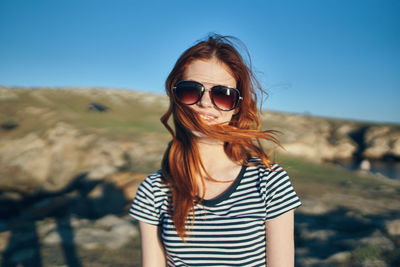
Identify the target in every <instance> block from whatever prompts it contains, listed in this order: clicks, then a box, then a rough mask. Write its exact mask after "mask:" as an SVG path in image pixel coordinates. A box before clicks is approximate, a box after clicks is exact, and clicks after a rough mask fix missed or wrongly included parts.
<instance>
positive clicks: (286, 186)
mask: <svg viewBox="0 0 400 267" xmlns="http://www.w3.org/2000/svg"><path fill="white" fill-rule="evenodd" d="M271 169H272V170H271ZM271 169H268V168H266V167H265V166H264V165H262V164H259V165H258V166H243V167H242V169H241V171H240V174H239V175H238V177H237V178H236V179H235V181H234V182H233V184H232V185H231V187H230V188H229V189H228V190H227V191H225V192H224V193H223V194H222V195H220V196H219V197H217V198H216V199H213V200H204V201H203V202H202V203H201V204H196V205H195V221H194V224H193V225H192V222H191V219H192V213H191V212H190V213H189V217H188V219H189V220H188V223H187V225H186V230H187V234H188V236H187V237H186V238H185V242H183V241H182V239H181V238H180V237H179V235H178V234H177V232H176V231H175V227H174V223H173V221H172V220H171V216H170V213H169V210H170V209H169V205H170V199H171V192H170V189H169V188H168V186H166V185H165V184H164V183H163V181H162V173H161V171H158V172H155V173H153V174H151V175H149V176H148V177H147V178H146V179H145V180H144V181H143V182H142V183H141V185H140V186H139V188H138V190H137V193H136V196H135V198H134V200H133V203H132V207H131V209H130V215H131V216H133V217H134V218H136V219H137V220H139V221H143V222H146V223H149V224H152V225H158V226H159V228H160V231H161V239H162V243H163V245H164V249H165V253H166V257H167V263H168V266H208V267H209V266H246V267H247V266H265V264H266V263H265V221H268V220H271V219H273V218H275V217H277V216H279V215H281V214H283V213H285V212H287V211H289V210H292V209H294V208H296V207H298V206H300V205H301V203H300V200H299V198H298V197H297V195H296V193H295V191H294V189H293V187H292V185H291V183H290V180H289V177H288V175H287V173H286V172H285V171H284V170H283V169H282V168H281V167H280V166H279V165H277V164H274V165H272V167H271Z"/></svg>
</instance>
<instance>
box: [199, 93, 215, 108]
mask: <svg viewBox="0 0 400 267" xmlns="http://www.w3.org/2000/svg"><path fill="white" fill-rule="evenodd" d="M198 103H199V104H200V105H201V106H202V107H213V106H214V104H213V103H212V101H211V92H210V90H205V92H204V94H203V96H202V98H201V99H200V101H199V102H198Z"/></svg>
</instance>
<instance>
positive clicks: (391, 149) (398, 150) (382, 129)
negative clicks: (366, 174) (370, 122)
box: [363, 126, 400, 159]
mask: <svg viewBox="0 0 400 267" xmlns="http://www.w3.org/2000/svg"><path fill="white" fill-rule="evenodd" d="M365 144H366V149H365V150H364V152H363V156H364V157H367V158H374V159H380V158H383V157H384V156H394V157H400V130H397V129H394V128H391V127H389V126H374V127H370V128H369V129H368V130H367V132H366V134H365Z"/></svg>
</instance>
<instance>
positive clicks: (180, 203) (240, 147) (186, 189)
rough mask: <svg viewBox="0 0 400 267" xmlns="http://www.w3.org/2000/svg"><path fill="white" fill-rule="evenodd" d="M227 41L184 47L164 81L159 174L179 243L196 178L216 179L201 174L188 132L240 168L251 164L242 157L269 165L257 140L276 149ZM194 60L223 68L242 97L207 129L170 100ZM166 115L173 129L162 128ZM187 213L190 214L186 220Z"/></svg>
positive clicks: (249, 80)
mask: <svg viewBox="0 0 400 267" xmlns="http://www.w3.org/2000/svg"><path fill="white" fill-rule="evenodd" d="M233 39H234V38H233V37H227V36H220V35H215V34H214V35H211V36H209V37H208V39H207V40H205V41H200V42H198V43H197V44H195V45H194V46H192V47H190V48H189V49H187V50H186V51H185V52H184V53H183V54H182V55H181V56H180V58H179V59H178V60H177V62H176V64H175V66H174V68H173V69H172V71H171V73H170V74H169V76H168V78H167V80H166V82H165V89H166V92H167V95H168V96H169V99H170V105H169V108H168V110H167V111H166V113H165V114H164V115H163V116H162V117H161V121H162V123H163V124H164V126H165V127H166V128H167V129H168V131H169V132H170V133H171V135H172V141H171V142H170V144H169V146H168V148H167V150H166V151H165V154H164V158H163V161H162V173H163V179H164V182H165V183H166V184H167V185H168V186H169V187H170V188H171V191H172V207H171V213H172V220H173V222H174V225H175V228H176V231H177V232H178V234H179V236H180V237H181V238H182V239H183V240H184V237H185V236H186V235H187V234H186V232H187V229H186V222H189V221H191V222H192V223H193V222H194V221H193V220H194V205H195V204H196V203H199V202H201V201H202V200H203V199H204V192H205V183H204V178H203V177H202V174H205V175H206V177H207V179H211V180H213V181H216V180H215V179H214V178H213V177H210V176H209V175H208V174H207V170H205V168H204V165H203V163H202V161H201V158H200V153H199V150H198V147H197V143H196V138H197V136H196V135H195V134H193V132H200V133H202V134H205V135H207V136H209V137H211V138H215V139H218V140H220V141H222V142H223V143H224V149H225V153H226V154H227V156H228V157H229V158H230V159H231V160H232V161H234V162H237V163H238V164H241V165H251V163H249V162H248V159H249V158H251V157H258V158H260V159H261V161H262V163H263V164H265V165H266V166H268V167H269V166H270V163H271V162H270V158H269V157H268V155H267V154H266V153H265V152H264V150H263V149H262V146H261V143H260V139H265V140H269V141H272V142H274V143H276V144H278V145H279V142H278V141H277V140H276V139H275V137H274V136H273V135H274V133H275V132H274V131H272V130H267V131H261V130H260V119H259V117H258V114H257V112H258V110H257V94H256V89H258V90H260V92H261V93H262V92H263V90H262V88H261V86H260V85H259V83H258V82H257V79H256V78H255V76H254V74H253V72H252V70H251V67H250V66H251V62H250V63H249V66H248V65H246V63H245V61H244V60H243V58H242V56H241V55H240V54H239V52H238V50H237V49H236V48H235V46H234V44H233V42H231V41H230V40H233ZM234 40H237V39H234ZM246 51H247V50H246ZM247 55H248V53H247ZM198 59H200V60H209V59H217V60H218V61H220V62H221V63H223V64H225V65H226V66H227V67H228V68H229V70H230V72H231V74H232V75H233V77H234V78H235V80H236V88H237V89H239V91H240V95H241V96H242V98H243V99H242V100H241V101H240V103H239V106H238V107H237V109H236V111H235V114H234V115H233V116H232V119H231V121H230V123H229V124H225V125H224V124H216V125H207V124H205V123H203V122H202V121H201V118H199V116H198V115H197V114H196V113H195V112H192V111H191V109H190V108H189V107H187V106H185V105H182V104H180V103H179V102H177V101H176V99H175V96H174V93H173V87H174V85H175V84H176V83H177V82H178V81H180V80H182V79H183V76H184V73H185V70H186V67H187V66H188V65H189V64H190V63H191V62H193V61H194V60H198ZM249 59H250V57H249ZM261 95H262V94H261ZM171 115H172V117H173V123H174V130H173V129H172V127H171V126H170V125H169V124H168V120H169V118H170V117H171ZM199 177H200V178H201V179H200V181H201V186H202V188H203V190H202V192H203V195H202V196H200V197H199V196H198V195H199V190H198V189H199V186H200V185H199V184H198V181H199ZM190 211H192V218H191V219H189V217H190V216H189V213H190Z"/></svg>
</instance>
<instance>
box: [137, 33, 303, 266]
mask: <svg viewBox="0 0 400 267" xmlns="http://www.w3.org/2000/svg"><path fill="white" fill-rule="evenodd" d="M256 87H257V88H259V89H260V90H261V88H260V87H259V86H258V83H257V81H256V79H255V77H254V76H253V74H252V72H251V69H250V67H248V66H247V65H246V64H245V62H244V60H243V58H242V56H241V55H240V54H239V53H238V50H237V49H236V48H235V46H234V44H233V43H232V41H230V38H228V37H223V36H219V35H213V36H210V37H209V38H208V39H207V40H205V41H201V42H199V43H197V44H196V45H194V46H193V47H191V48H189V49H188V50H186V51H185V52H184V53H183V54H182V55H181V57H180V58H179V59H178V61H177V62H176V64H175V66H174V68H173V69H172V71H171V73H170V75H169V76H168V78H167V81H166V91H167V95H168V96H169V99H170V106H169V109H168V111H167V112H166V113H165V114H164V116H163V117H162V118H161V120H162V122H163V123H164V125H165V126H166V127H167V129H168V130H169V131H170V133H171V135H172V141H171V143H170V144H169V147H168V149H167V150H166V152H165V155H164V159H163V162H162V170H160V171H158V172H155V173H153V174H150V175H149V176H148V177H147V178H146V179H145V180H144V181H143V182H142V184H141V185H140V187H139V188H138V191H137V193H136V196H135V199H134V200H133V204H132V208H131V210H130V214H131V215H132V216H133V217H134V218H136V219H137V220H139V226H140V232H141V244H142V264H143V266H145V267H147V266H157V267H158V266H165V264H167V265H168V266H266V264H267V265H268V267H271V266H279V267H283V266H293V265H294V240H293V209H295V208H296V207H298V206H300V200H299V198H298V197H297V195H296V193H295V192H294V190H293V187H292V186H291V183H290V180H289V177H288V176H287V174H286V172H285V171H284V170H283V169H282V168H281V167H280V166H279V165H277V164H273V163H272V162H271V160H270V159H269V157H268V156H267V155H266V154H265V152H264V151H263V149H262V147H261V145H260V142H259V140H260V139H266V140H269V141H272V142H275V143H277V141H276V139H275V138H274V137H273V131H261V130H260V122H259V118H258V114H257V112H258V110H257V99H256V92H255V89H256ZM171 115H172V119H173V123H174V127H173V128H172V127H170V126H169V124H168V120H169V118H170V117H171Z"/></svg>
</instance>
